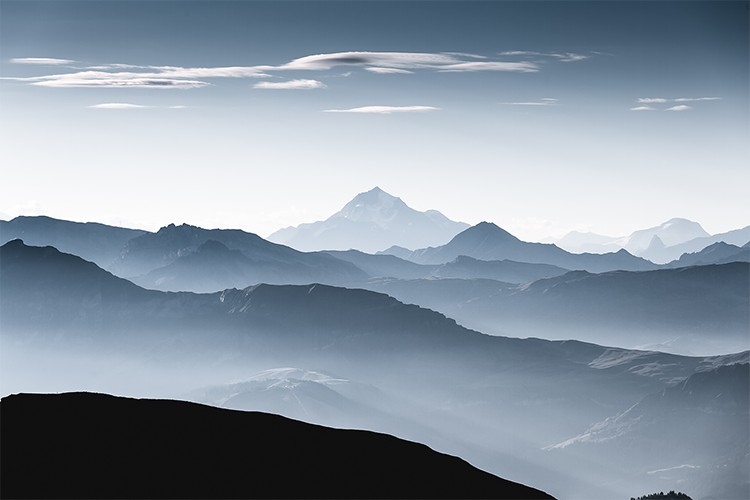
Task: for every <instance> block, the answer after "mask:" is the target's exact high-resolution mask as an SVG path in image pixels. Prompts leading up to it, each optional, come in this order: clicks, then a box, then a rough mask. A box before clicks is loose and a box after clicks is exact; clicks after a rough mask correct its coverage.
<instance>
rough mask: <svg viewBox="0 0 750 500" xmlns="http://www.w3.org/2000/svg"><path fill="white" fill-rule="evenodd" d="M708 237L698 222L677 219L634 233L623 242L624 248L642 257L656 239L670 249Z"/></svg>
mask: <svg viewBox="0 0 750 500" xmlns="http://www.w3.org/2000/svg"><path fill="white" fill-rule="evenodd" d="M708 236H710V234H708V233H707V232H706V230H705V229H703V227H701V225H700V224H698V223H697V222H693V221H691V220H688V219H679V218H675V219H670V220H668V221H667V222H664V223H662V224H659V225H658V226H655V227H650V228H648V229H641V230H639V231H635V232H633V233H632V234H631V235H630V236H628V237H627V238H626V239H625V241H624V242H623V243H624V244H623V248H624V249H625V250H627V251H629V252H630V253H633V254H635V255H642V254H643V253H644V251H645V250H646V249H648V247H649V246H650V245H651V243H652V240H653V239H654V237H656V238H658V239H659V240H660V241H661V243H663V245H664V246H668V247H669V246H674V245H679V244H681V243H685V242H686V241H690V240H692V239H695V238H705V237H708Z"/></svg>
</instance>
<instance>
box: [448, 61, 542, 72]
mask: <svg viewBox="0 0 750 500" xmlns="http://www.w3.org/2000/svg"><path fill="white" fill-rule="evenodd" d="M438 71H440V72H443V73H447V72H451V73H455V72H465V71H518V72H522V73H535V72H537V71H539V66H537V65H536V64H534V63H530V62H499V61H487V62H485V61H471V62H462V63H456V64H448V65H445V66H443V67H442V68H440V69H438Z"/></svg>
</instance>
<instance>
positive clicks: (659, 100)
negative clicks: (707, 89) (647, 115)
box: [638, 97, 721, 104]
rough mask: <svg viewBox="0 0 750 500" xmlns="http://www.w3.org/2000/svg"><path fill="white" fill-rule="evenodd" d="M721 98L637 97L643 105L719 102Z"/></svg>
mask: <svg viewBox="0 0 750 500" xmlns="http://www.w3.org/2000/svg"><path fill="white" fill-rule="evenodd" d="M720 100H721V97H677V98H669V99H667V98H664V97H639V98H638V102H639V103H643V104H660V103H661V104H663V103H667V102H696V101H720Z"/></svg>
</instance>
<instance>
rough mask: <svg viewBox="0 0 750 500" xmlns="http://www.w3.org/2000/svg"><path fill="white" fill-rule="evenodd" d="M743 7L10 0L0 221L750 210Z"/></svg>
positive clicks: (531, 229)
mask: <svg viewBox="0 0 750 500" xmlns="http://www.w3.org/2000/svg"><path fill="white" fill-rule="evenodd" d="M747 9H748V3H747V2H648V3H647V2H624V3H621V2H581V3H577V2H550V3H547V2H526V3H517V2H477V3H473V2H435V3H433V2H315V1H308V2H300V3H298V2H271V3H269V2H249V1H245V2H243V1H232V2H210V3H208V2H206V3H203V2H181V1H162V2H114V1H86V2H65V1H56V2H37V1H25V2H9V1H2V2H1V3H0V74H1V75H2V77H3V80H2V81H0V108H1V109H2V118H0V121H1V125H0V127H1V128H0V164H2V165H3V166H2V169H3V178H4V182H2V184H1V185H0V200H1V201H0V214H2V216H4V217H12V216H15V215H19V214H28V215H31V214H47V215H51V216H54V217H61V218H68V219H73V220H93V221H100V222H108V223H115V224H124V225H131V226H138V227H143V228H147V229H156V228H158V227H159V226H161V225H165V224H168V223H170V222H176V223H181V222H188V223H192V224H197V225H201V226H207V227H238V228H242V229H246V230H249V231H253V232H257V233H259V234H261V235H262V236H265V235H267V234H269V233H271V232H273V231H274V230H276V229H278V228H279V227H282V226H287V225H292V224H295V225H296V224H299V223H301V222H310V221H313V220H317V219H321V218H325V217H327V216H328V215H330V214H331V213H333V212H335V211H336V210H338V209H339V208H340V207H341V206H342V205H343V204H344V203H345V202H346V201H348V200H349V199H350V198H352V197H353V196H354V195H355V194H356V193H358V192H361V191H366V190H368V189H370V188H372V187H373V186H375V185H378V186H380V187H381V188H383V189H385V190H386V191H388V192H390V193H392V194H394V195H397V196H400V197H402V198H403V199H404V200H405V201H406V202H407V203H409V204H410V205H412V206H413V207H415V208H417V209H420V210H425V209H428V208H435V209H438V210H440V211H442V212H443V213H445V214H446V215H447V216H449V217H451V218H453V219H456V220H463V221H466V222H469V223H476V222H479V221H482V220H490V221H494V222H496V223H497V224H499V225H501V226H502V227H504V228H506V229H508V230H510V231H511V232H513V233H514V234H517V235H518V236H520V237H523V238H527V239H540V238H544V237H546V236H550V235H562V234H563V233H564V232H566V231H567V230H570V229H587V230H594V231H596V232H600V233H605V234H612V235H618V234H624V233H627V232H630V231H632V230H634V229H638V228H641V227H645V226H652V225H656V224H658V223H660V222H663V221H664V220H667V219H669V218H672V217H687V218H691V219H694V220H697V221H699V222H701V223H702V224H703V225H704V227H705V228H706V229H707V230H708V231H709V232H720V231H726V230H729V229H733V228H736V227H740V226H745V225H747V224H748V223H750V222H749V221H750V210H748V206H747V203H746V201H745V199H746V196H747V195H746V190H747V185H748V180H749V179H748V174H747V166H748V165H749V164H750V150H749V147H748V132H749V123H750V119H749V117H748V109H749V104H748V11H747ZM354 52H358V53H356V54H355V53H354ZM309 56H317V57H309ZM31 58H47V59H50V60H46V61H45V60H39V59H31ZM55 59H56V60H55ZM115 65H129V66H130V67H125V66H119V67H118V66H115ZM102 105H104V106H102ZM123 105H127V106H123ZM361 108H364V109H361ZM634 108H648V109H642V110H634ZM670 109H671V110H670ZM332 110H336V111H339V112H330V111H332ZM352 110H357V111H359V112H351V111H352ZM341 111H348V112H341Z"/></svg>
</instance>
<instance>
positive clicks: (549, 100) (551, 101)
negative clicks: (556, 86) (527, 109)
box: [499, 97, 558, 106]
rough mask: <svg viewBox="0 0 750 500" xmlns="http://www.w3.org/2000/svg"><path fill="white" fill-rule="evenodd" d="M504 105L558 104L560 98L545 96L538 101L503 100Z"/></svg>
mask: <svg viewBox="0 0 750 500" xmlns="http://www.w3.org/2000/svg"><path fill="white" fill-rule="evenodd" d="M499 104H502V105H503V106H557V104H558V100H557V99H555V98H553V97H543V98H542V99H539V100H538V101H515V102H501V103H499Z"/></svg>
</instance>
